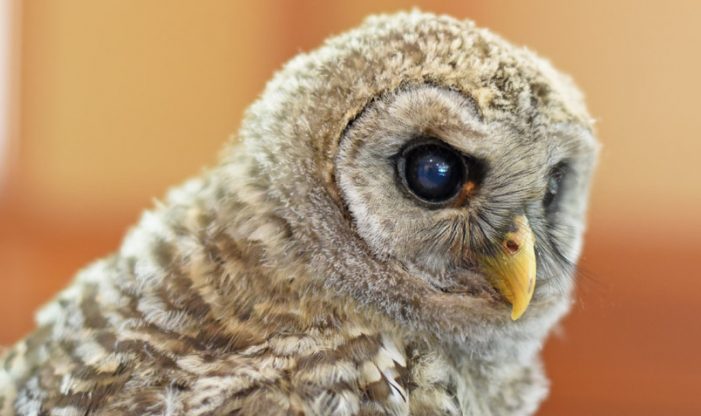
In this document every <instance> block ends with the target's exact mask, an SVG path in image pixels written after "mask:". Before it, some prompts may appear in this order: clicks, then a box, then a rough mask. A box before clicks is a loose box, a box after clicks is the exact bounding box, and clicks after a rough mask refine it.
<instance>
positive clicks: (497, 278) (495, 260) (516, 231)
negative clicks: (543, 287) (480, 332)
mask: <svg viewBox="0 0 701 416" xmlns="http://www.w3.org/2000/svg"><path fill="white" fill-rule="evenodd" d="M482 265H483V267H484V270H485V275H486V276H487V279H489V281H490V283H491V284H492V285H493V286H494V287H495V288H496V289H497V290H498V291H499V292H500V293H501V294H502V295H503V296H504V297H505V298H506V299H507V300H508V301H509V302H510V303H511V306H512V309H511V319H513V320H514V321H515V320H517V319H518V318H520V317H521V315H523V313H524V312H525V311H526V308H528V304H529V303H530V302H531V298H532V297H533V291H534V289H535V279H536V259H535V236H534V234H533V231H532V230H531V227H530V226H529V225H528V219H527V218H526V216H525V215H519V216H517V217H516V218H514V227H513V229H512V230H511V231H510V232H508V233H506V235H505V236H504V239H503V241H502V242H501V250H499V251H498V252H497V254H496V255H490V256H485V257H484V258H483V259H482Z"/></svg>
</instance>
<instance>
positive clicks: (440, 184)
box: [397, 140, 468, 203]
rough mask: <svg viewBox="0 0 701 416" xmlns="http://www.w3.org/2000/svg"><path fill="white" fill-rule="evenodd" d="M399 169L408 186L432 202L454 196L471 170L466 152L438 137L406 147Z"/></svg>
mask: <svg viewBox="0 0 701 416" xmlns="http://www.w3.org/2000/svg"><path fill="white" fill-rule="evenodd" d="M397 170H398V173H399V176H400V178H401V179H402V182H403V183H404V185H405V186H406V187H407V188H408V190H409V191H411V193H412V194H414V195H415V196H417V197H418V198H419V199H421V200H423V201H425V202H429V203H443V202H446V201H448V200H450V199H452V198H453V197H454V196H455V195H457V194H458V192H459V191H460V188H461V187H462V185H463V184H464V182H465V179H466V178H467V174H468V172H467V165H466V164H465V160H464V158H463V156H462V155H461V154H460V153H458V152H457V151H455V150H454V149H452V148H450V147H449V146H447V145H445V144H442V143H441V142H440V141H438V140H427V141H423V142H420V143H416V144H414V145H410V146H409V147H407V148H406V149H404V151H402V153H401V155H400V157H399V160H398V163H397Z"/></svg>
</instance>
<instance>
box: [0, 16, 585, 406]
mask: <svg viewBox="0 0 701 416" xmlns="http://www.w3.org/2000/svg"><path fill="white" fill-rule="evenodd" d="M416 134H431V135H432V136H437V137H439V138H440V139H441V140H444V141H446V142H447V143H450V144H451V145H453V146H455V147H457V148H460V149H464V150H465V152H468V153H470V154H475V155H480V157H483V158H485V159H486V160H489V161H490V163H489V167H490V170H489V172H487V174H486V177H485V180H484V183H483V184H482V186H481V187H480V189H478V190H477V191H475V193H474V195H472V196H471V198H470V201H469V202H467V203H464V204H462V205H460V206H455V207H450V208H446V209H441V210H435V209H427V208H426V207H424V206H421V205H420V204H417V203H416V202H415V201H414V200H412V198H410V197H408V196H407V195H405V194H403V193H402V192H401V189H400V187H399V186H397V183H396V178H395V175H394V171H393V165H392V164H391V163H390V161H389V160H390V158H389V157H388V156H391V155H392V154H394V153H396V151H397V149H398V148H399V147H401V145H402V144H403V143H405V142H406V141H407V140H408V138H409V137H411V136H413V135H416ZM238 139H240V140H234V141H233V143H232V144H231V145H230V146H227V147H226V148H225V151H224V152H223V154H222V157H221V162H220V163H219V164H218V165H217V166H216V167H214V168H213V169H210V170H208V171H207V172H206V173H204V174H203V175H201V176H200V177H198V178H195V179H193V180H190V181H188V182H187V183H185V184H184V185H182V186H180V187H178V188H176V189H174V190H172V191H171V192H170V193H169V195H168V197H167V198H166V199H165V201H164V202H163V203H162V204H159V205H158V206H156V207H155V208H154V209H152V210H150V211H148V212H146V213H145V214H144V215H143V217H142V219H141V221H140V222H139V224H138V225H136V227H134V228H133V229H132V230H131V231H130V232H129V233H128V235H127V236H126V238H125V240H124V242H123V244H122V246H121V248H120V249H119V250H118V251H117V252H116V253H115V254H114V255H112V256H110V257H108V258H105V259H102V260H100V261H98V262H96V263H94V264H92V265H91V266H89V267H88V268H86V269H85V270H83V271H81V272H80V273H79V274H78V276H77V277H76V279H75V281H74V282H73V283H72V284H71V285H70V286H69V287H68V288H67V289H66V290H64V291H63V292H62V293H61V294H60V295H59V296H58V297H57V298H56V299H55V300H54V301H53V302H51V303H50V304H49V305H47V306H46V307H44V308H43V309H42V310H41V311H40V312H39V314H38V320H37V321H38V329H37V330H36V331H35V332H33V333H32V334H31V335H30V336H28V337H27V338H26V339H24V340H22V341H20V342H19V343H18V344H16V345H15V346H14V347H12V348H10V349H8V350H7V351H6V352H5V353H4V355H3V357H2V361H1V363H2V366H1V367H0V409H1V411H2V414H3V415H5V414H18V415H39V414H50V415H64V416H68V415H83V414H96V415H118V414H140V415H157V414H158V415H181V414H183V415H184V414H187V415H239V414H240V415H268V414H270V415H277V414H309V415H355V414H363V415H371V414H392V415H403V414H414V415H434V414H450V415H489V414H493V415H507V414H515V415H519V414H531V413H533V412H534V411H535V410H536V409H537V406H538V404H539V403H540V401H541V400H542V399H543V398H544V397H545V395H546V393H547V382H546V379H545V377H544V376H543V372H542V370H541V364H540V359H539V350H540V348H541V346H542V343H543V341H544V338H545V336H546V335H547V333H548V331H549V330H550V328H551V327H552V326H553V325H554V324H555V323H556V322H557V320H558V319H559V318H560V317H561V316H562V315H563V314H564V313H565V312H566V311H567V309H568V307H569V305H570V293H571V290H572V286H573V265H574V263H575V262H576V259H577V257H578V255H579V251H580V247H581V236H582V232H583V227H584V220H583V216H584V211H585V207H586V197H587V188H588V183H589V177H590V173H591V169H592V165H593V161H594V156H595V151H596V144H595V140H594V138H593V133H592V126H591V120H590V118H589V116H588V115H587V112H586V109H585V107H584V104H583V102H582V99H581V97H580V94H579V93H578V92H577V90H576V89H575V87H574V86H573V85H572V84H571V82H570V81H569V80H568V78H566V77H564V76H562V75H560V74H559V73H557V72H556V71H555V70H554V69H552V67H551V66H550V65H549V64H548V63H547V62H545V61H543V60H541V59H539V58H537V57H536V56H535V55H533V54H532V53H530V52H529V51H527V50H525V49H520V48H516V47H513V46H511V45H509V44H508V43H506V42H504V41H503V40H501V39H500V38H498V37H497V36H495V35H493V34H491V33H490V32H488V31H486V30H483V29H478V28H476V27H475V26H474V25H473V24H472V23H471V22H465V21H457V20H454V19H452V18H449V17H437V16H434V15H431V14H424V13H420V12H412V13H402V14H397V15H391V16H378V17H373V18H370V19H368V20H367V21H366V22H365V23H364V24H363V25H362V26H361V27H360V28H358V29H356V30H353V31H350V32H348V33H346V34H343V35H340V36H338V37H335V38H333V39H331V40H329V41H327V42H326V43H325V45H324V46H322V47H321V48H320V49H318V50H317V51H314V52H312V53H309V54H305V55H300V56H298V57H297V58H295V59H293V60H292V61H291V62H290V63H289V64H287V66H285V68H284V69H283V70H282V71H280V72H279V73H278V74H277V75H276V76H275V77H274V78H273V80H272V81H271V82H270V83H269V84H268V86H267V88H266V90H265V92H264V94H263V95H262V97H261V98H260V99H259V100H258V101H257V102H256V103H255V104H253V106H252V107H251V108H250V109H249V110H248V112H247V114H246V117H245V120H244V122H243V125H242V128H241V130H240V133H239V137H238ZM562 159H566V160H568V161H569V163H570V166H571V170H572V174H571V175H570V176H569V178H568V181H567V183H566V184H565V185H566V188H567V189H566V195H564V196H563V200H562V204H561V205H560V206H559V208H558V212H557V213H556V215H555V216H554V217H553V218H551V219H546V218H545V216H544V214H543V212H542V211H543V210H542V207H541V200H542V198H543V192H544V186H545V181H546V179H545V178H546V174H547V169H548V166H550V165H551V164H552V163H554V162H556V161H558V160H562ZM514 207H524V208H523V209H525V211H526V213H527V216H528V218H529V221H530V223H531V226H532V228H533V232H534V233H535V235H536V254H537V256H538V258H537V260H538V285H537V286H536V292H535V295H534V297H533V301H532V304H531V306H530V307H529V309H528V311H527V312H526V313H525V315H524V316H523V317H522V318H521V319H519V320H518V321H512V320H511V319H510V318H509V307H508V305H507V304H506V303H505V302H504V300H503V298H500V297H499V296H498V294H496V293H495V292H494V290H493V289H491V288H490V287H489V285H488V284H487V283H486V282H485V281H484V279H482V278H481V277H480V276H479V274H478V273H474V272H473V271H472V270H471V269H470V270H468V269H469V268H468V267H467V266H466V264H467V263H468V260H469V259H471V251H472V250H473V249H474V248H475V247H480V246H481V245H484V244H486V242H487V241H490V240H491V239H494V238H498V235H499V233H500V232H502V231H503V230H504V228H505V227H508V222H507V220H508V218H507V217H508V216H509V215H510V213H511V211H512V210H513V209H514Z"/></svg>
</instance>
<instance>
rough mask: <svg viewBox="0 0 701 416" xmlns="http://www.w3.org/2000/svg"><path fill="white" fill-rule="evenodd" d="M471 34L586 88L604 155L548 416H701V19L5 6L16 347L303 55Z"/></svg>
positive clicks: (552, 6) (0, 291)
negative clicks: (393, 38)
mask: <svg viewBox="0 0 701 416" xmlns="http://www.w3.org/2000/svg"><path fill="white" fill-rule="evenodd" d="M413 5H417V6H419V7H421V8H422V9H425V10H429V11H435V12H440V13H449V14H451V15H453V16H456V17H459V18H471V19H474V20H476V21H477V23H478V24H479V25H481V26H486V27H489V28H491V29H493V30H494V31H496V32H497V33H500V34H502V35H503V36H505V37H506V38H507V39H509V40H511V41H513V42H515V43H517V44H525V45H528V46H529V47H530V48H531V49H534V50H535V51H537V52H539V53H540V54H542V55H544V56H546V57H548V58H550V59H551V60H552V61H553V62H554V64H555V65H556V66H557V67H558V68H560V69H562V70H564V71H566V72H569V73H570V74H572V75H573V77H574V78H575V80H576V81H577V82H578V84H579V85H580V86H581V87H582V89H583V90H584V91H585V93H586V94H587V97H588V103H589V106H590V110H591V112H592V114H593V115H594V116H595V117H596V118H597V120H598V134H599V137H600V139H601V141H602V142H603V144H604V147H603V153H602V157H601V161H600V167H599V170H598V172H597V177H596V180H595V184H594V188H593V195H592V205H591V210H590V215H589V221H590V227H589V232H588V234H587V243H586V249H585V252H584V256H583V259H582V262H581V266H582V273H581V276H580V280H579V287H578V293H577V304H576V306H575V307H574V309H573V311H572V314H571V315H570V316H569V317H568V318H567V319H566V320H565V321H564V323H563V325H562V327H561V328H560V329H559V330H558V331H556V333H555V334H554V335H553V336H552V337H551V339H550V340H549V342H548V344H547V346H546V348H545V361H546V367H547V371H548V373H549V375H550V377H551V379H552V394H551V396H550V398H549V399H548V400H547V402H546V403H545V405H544V406H543V408H542V410H541V412H540V413H539V414H542V415H562V414H567V415H592V414H597V415H605V414H615V415H648V414H649V415H684V414H701V395H699V388H700V387H701V348H700V347H701V323H699V319H700V315H701V304H700V302H699V301H698V300H697V299H698V298H699V296H700V292H701V274H700V273H699V269H700V267H699V264H698V262H699V259H700V257H701V216H700V215H699V213H700V212H701V173H700V171H701V168H700V167H699V165H700V164H701V156H700V155H701V138H699V131H701V114H700V113H699V104H698V101H699V97H700V96H701V83H700V82H699V73H701V53H700V49H699V47H700V46H699V45H701V25H699V22H700V21H701V2H698V1H664V2H663V1H652V2H639V1H615V2H608V1H594V2H592V1H567V2H563V1H555V0H553V1H522V2H513V1H499V0H497V1H489V2H487V1H483V2H482V1H480V2H478V1H470V2H467V1H462V2H446V1H440V0H435V1H417V2H413V3H409V2H399V1H382V2H378V1H372V0H355V1H353V2H322V1H295V2H287V1H256V2H228V1H211V0H207V1H198V2H172V1H166V0H153V1H148V2H145V1H136V0H130V1H125V0H102V1H99V2H95V1H87V0H84V1H77V0H63V1H61V2H58V1H39V0H27V1H19V0H0V32H1V33H0V83H1V84H0V128H1V129H2V130H1V131H0V344H9V343H12V342H14V341H15V340H17V339H18V338H19V337H21V336H22V335H23V334H26V333H27V332H28V331H29V330H30V329H31V328H32V321H33V311H34V310H35V309H36V308H37V307H38V306H39V305H41V304H42V303H44V302H46V301H47V300H49V299H50V298H51V297H52V296H53V294H55V293H56V292H57V291H58V290H59V289H60V288H62V287H63V286H65V285H66V284H67V283H68V282H69V280H70V279H71V276H72V275H73V274H74V273H75V272H76V270H78V269H79V268H80V267H82V266H84V265H86V264H87V263H88V262H90V261H91V260H93V259H95V258H97V257H100V256H103V255H106V254H108V253H110V252H111V251H112V250H114V249H115V248H116V247H117V246H118V244H119V242H120V240H121V237H122V235H123V234H124V231H125V229H126V228H127V227H128V226H129V225H130V224H133V223H134V222H135V221H136V219H137V218H138V216H139V213H140V211H141V210H142V209H143V208H145V207H148V206H150V205H151V203H152V200H153V198H155V197H160V196H162V195H163V194H164V191H165V190H166V189H167V188H168V187H169V186H171V185H175V184H178V183H179V182H181V181H182V180H184V179H185V178H187V177H188V176H191V175H193V174H197V173H198V172H199V171H200V169H201V167H202V166H204V165H211V164H213V163H214V162H215V161H216V155H217V152H218V150H219V148H220V146H221V145H222V143H223V142H224V141H225V140H226V138H227V137H228V136H229V135H230V134H232V133H234V132H235V131H236V130H237V128H238V124H239V121H240V119H241V114H242V112H243V110H244V109H245V107H246V106H247V105H248V104H249V103H251V101H252V100H253V99H255V98H256V96H257V95H258V94H259V93H260V92H261V90H262V88H263V86H264V83H265V81H266V80H267V79H269V78H270V76H271V75H272V73H273V71H275V70H276V69H277V68H279V67H280V66H281V65H282V64H283V62H285V61H286V60H287V59H289V58H291V57H292V56H293V55H295V54H296V53H298V52H299V51H305V50H309V49H311V48H314V47H316V46H317V45H318V44H319V43H320V42H321V41H322V40H323V39H324V38H326V37H327V36H329V35H331V34H335V33H339V32H341V31H344V30H345V29H348V28H350V27H353V26H355V25H357V24H358V23H359V22H361V20H362V19H363V17H364V16H366V15H367V14H370V13H376V12H389V11H395V10H399V9H407V8H410V7H411V6H413Z"/></svg>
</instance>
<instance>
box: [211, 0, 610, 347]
mask: <svg viewBox="0 0 701 416" xmlns="http://www.w3.org/2000/svg"><path fill="white" fill-rule="evenodd" d="M240 138H241V141H240V144H239V145H237V146H236V147H234V148H231V149H230V150H229V151H228V154H227V156H225V161H226V162H227V163H229V164H236V163H242V162H240V161H241V160H246V161H247V162H246V163H247V166H249V168H248V170H247V172H246V175H247V178H248V179H247V184H248V185H247V186H249V188H251V189H255V190H256V192H258V194H259V195H262V197H261V198H262V199H261V201H264V203H265V204H267V206H269V207H271V212H274V214H275V215H276V216H277V218H279V219H281V221H283V222H284V223H285V224H286V227H287V229H288V233H289V238H288V239H287V240H286V241H285V243H284V244H285V251H286V252H288V253H290V252H293V253H295V257H296V258H299V259H302V262H303V263H304V264H305V267H306V269H307V271H308V273H309V274H310V275H311V276H313V279H314V280H315V281H316V282H317V283H319V284H321V285H323V286H324V287H325V288H326V289H328V290H329V291H330V292H331V293H333V294H335V295H336V296H339V297H342V298H347V299H352V300H353V301H354V302H356V303H357V304H358V305H360V306H361V307H362V308H366V309H367V310H368V311H378V312H379V313H380V314H382V316H385V317H388V318H389V319H390V320H392V321H393V322H395V323H396V324H397V325H399V326H402V327H404V328H407V329H408V330H411V331H420V332H425V333H429V334H433V335H435V336H437V337H439V338H441V339H445V340H448V341H455V342H458V343H461V344H462V345H472V346H481V347H482V348H488V347H489V346H491V345H495V343H497V342H499V343H503V342H504V340H505V339H509V340H511V342H516V340H524V339H542V337H543V335H544V334H545V333H546V332H547V330H548V329H549V328H550V327H551V326H552V324H553V323H554V322H555V321H556V320H557V319H558V318H559V317H561V315H562V314H563V313H564V312H565V311H566V310H567V309H568V306H569V304H570V298H571V290H572V287H573V282H574V269H575V264H576V261H577V258H578V255H579V253H580V248H581V245H582V233H583V230H584V220H585V218H584V216H585V208H586V205H587V193H588V185H589V180H590V176H591V172H592V167H593V164H594V160H595V155H596V150H597V144H596V140H595V138H594V134H593V128H592V121H591V118H590V117H589V115H588V114H587V111H586V108H585V106H584V104H583V101H582V96H581V95H580V93H579V92H578V91H577V89H576V88H575V86H574V85H573V83H572V82H571V81H570V79H569V78H568V77H566V76H564V75H562V74H560V73H558V72H556V71H555V70H554V69H553V68H552V67H551V66H550V64H549V63H548V62H547V61H545V60H543V59H541V58H538V57H537V56H536V55H534V54H533V53H532V52H530V51H528V50H526V49H524V48H519V47H515V46H512V45H511V44H509V43H507V42H505V41H504V40H502V39H501V38H499V37H498V36H496V35H494V34H492V33H491V32H489V31H487V30H484V29H479V28H477V27H475V25H474V24H473V23H472V22H469V21H458V20H455V19H453V18H450V17H444V16H435V15H432V14H426V13H421V12H411V13H401V14H396V15H386V16H376V17H371V18H369V19H367V20H366V21H365V23H364V24H363V25H361V26H360V27H359V28H357V29H355V30H352V31H350V32H348V33H345V34H342V35H340V36H337V37H335V38H332V39H330V40H328V41H327V42H326V43H325V44H324V45H323V46H322V47H321V48H319V49H318V50H316V51H313V52H311V53H308V54H303V55H300V56H297V57H296V58H294V59H293V60H292V61H291V62H289V63H288V64H287V65H286V66H285V67H284V68H283V69H282V70H281V71H280V72H278V73H277V74H276V76H275V77H274V78H273V80H272V81H271V82H270V83H269V84H268V85H267V87H266V89H265V92H264V94H263V95H262V96H261V98H260V99H259V100H258V101H257V102H256V103H255V104H254V105H253V106H252V107H251V108H250V109H249V110H248V112H247V114H246V117H245V120H244V123H243V125H242V129H241V132H240Z"/></svg>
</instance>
